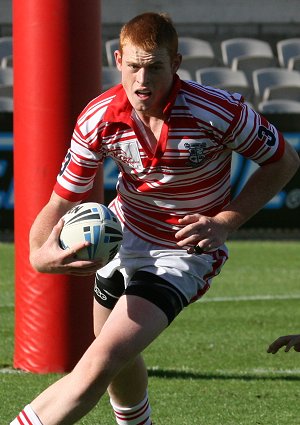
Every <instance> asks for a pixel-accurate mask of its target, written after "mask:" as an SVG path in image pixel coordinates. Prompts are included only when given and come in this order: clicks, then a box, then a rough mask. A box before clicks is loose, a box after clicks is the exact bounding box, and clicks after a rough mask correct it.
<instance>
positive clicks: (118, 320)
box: [74, 295, 168, 385]
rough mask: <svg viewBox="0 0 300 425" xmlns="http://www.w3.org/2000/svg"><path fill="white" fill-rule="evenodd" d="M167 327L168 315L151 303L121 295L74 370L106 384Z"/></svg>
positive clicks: (89, 378)
mask: <svg viewBox="0 0 300 425" xmlns="http://www.w3.org/2000/svg"><path fill="white" fill-rule="evenodd" d="M167 326H168V320H167V316H166V315H165V313H164V312H163V311H162V310H161V309H160V308H159V307H157V306H156V305H155V304H153V303H152V302H150V301H148V300H146V299H144V298H141V297H138V296H135V295H123V296H121V298H120V299H119V301H118V302H117V304H116V305H115V307H114V309H113V310H112V312H111V313H110V315H109V316H108V318H107V320H106V322H105V324H104V325H103V327H102V329H101V332H100V333H99V335H98V336H97V338H96V339H95V340H94V342H93V343H92V344H91V346H90V347H89V348H88V350H87V351H86V352H85V354H84V355H83V357H82V358H81V360H80V361H79V363H78V364H77V366H76V367H75V369H74V373H75V374H76V375H80V376H81V377H82V379H84V380H88V381H90V380H92V381H93V382H94V383H96V381H97V382H98V384H100V381H101V382H102V385H103V384H104V385H105V382H106V385H108V384H109V383H110V382H111V381H112V379H114V377H115V376H116V375H118V374H119V373H120V371H121V370H122V369H123V368H124V367H125V366H126V365H127V364H128V363H129V362H130V361H132V360H133V359H134V358H135V357H136V356H137V355H138V354H139V353H141V352H142V351H143V350H144V349H145V348H146V347H147V346H148V345H149V344H150V343H151V342H152V341H153V340H154V339H155V338H156V337H157V336H158V335H159V334H160V333H161V332H162V331H163V330H164V329H165V328H166V327H167ZM87 371H89V373H87ZM87 375H88V376H87ZM99 379H100V381H99Z"/></svg>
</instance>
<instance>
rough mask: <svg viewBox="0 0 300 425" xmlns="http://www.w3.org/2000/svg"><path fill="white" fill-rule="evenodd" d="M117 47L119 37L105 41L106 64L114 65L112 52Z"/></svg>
mask: <svg viewBox="0 0 300 425" xmlns="http://www.w3.org/2000/svg"><path fill="white" fill-rule="evenodd" d="M118 49H119V39H118V38H113V39H112V40H107V41H106V42H105V52H106V59H107V64H108V66H116V62H115V56H114V52H115V51H116V50H118Z"/></svg>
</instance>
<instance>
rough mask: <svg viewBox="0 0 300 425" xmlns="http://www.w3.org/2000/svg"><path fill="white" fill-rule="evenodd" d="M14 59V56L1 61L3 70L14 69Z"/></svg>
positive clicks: (5, 57)
mask: <svg viewBox="0 0 300 425" xmlns="http://www.w3.org/2000/svg"><path fill="white" fill-rule="evenodd" d="M12 67H13V57H12V55H8V56H4V57H3V58H2V60H1V68H12Z"/></svg>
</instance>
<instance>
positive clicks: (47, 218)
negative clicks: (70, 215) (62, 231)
mask: <svg viewBox="0 0 300 425" xmlns="http://www.w3.org/2000/svg"><path fill="white" fill-rule="evenodd" d="M72 205H76V203H70V202H68V201H63V200H62V199H61V198H59V197H58V196H57V195H55V194H52V196H51V198H50V200H49V202H48V203H47V204H46V205H45V206H44V208H43V209H42V210H41V211H40V213H39V214H38V215H37V217H36V219H35V221H34V223H33V225H32V227H31V229H30V234H29V243H30V252H33V251H35V250H36V249H39V248H40V247H41V246H42V245H43V244H44V243H45V241H46V240H47V239H48V237H49V235H50V233H51V232H52V229H53V227H54V226H55V225H56V224H57V222H58V221H59V219H60V218H61V217H62V216H63V215H64V214H65V212H66V211H67V210H68V209H69V208H71V206H72Z"/></svg>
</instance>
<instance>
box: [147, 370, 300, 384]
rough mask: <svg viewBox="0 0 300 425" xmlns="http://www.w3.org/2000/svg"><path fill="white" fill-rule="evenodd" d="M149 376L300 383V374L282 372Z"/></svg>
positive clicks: (156, 373) (158, 372) (159, 372)
mask: <svg viewBox="0 0 300 425" xmlns="http://www.w3.org/2000/svg"><path fill="white" fill-rule="evenodd" d="M148 375H149V376H150V377H156V378H168V379H195V380H197V379H198V380H213V379H215V380H220V381H224V380H242V381H257V380H272V381H300V372H294V373H292V372H291V373H286V372H284V371H282V372H280V371H278V372H262V373H259V372H253V373H249V372H247V373H231V372H228V373H226V372H219V373H218V372H214V373H212V372H207V373H206V372H203V373H198V372H192V371H185V370H170V369H159V368H149V369H148Z"/></svg>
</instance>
